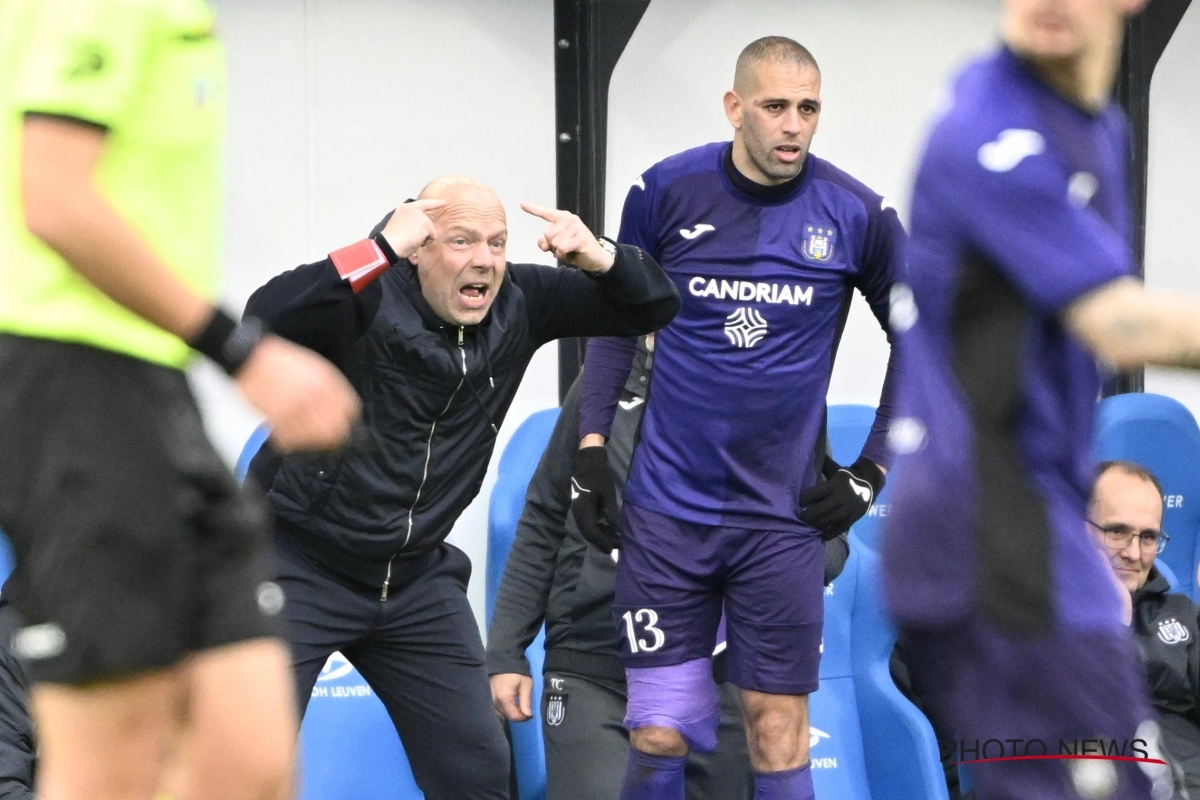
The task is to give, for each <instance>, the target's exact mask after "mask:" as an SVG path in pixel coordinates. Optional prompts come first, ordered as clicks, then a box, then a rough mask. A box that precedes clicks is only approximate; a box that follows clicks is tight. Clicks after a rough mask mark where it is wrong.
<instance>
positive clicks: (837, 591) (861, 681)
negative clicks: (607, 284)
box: [238, 394, 1200, 800]
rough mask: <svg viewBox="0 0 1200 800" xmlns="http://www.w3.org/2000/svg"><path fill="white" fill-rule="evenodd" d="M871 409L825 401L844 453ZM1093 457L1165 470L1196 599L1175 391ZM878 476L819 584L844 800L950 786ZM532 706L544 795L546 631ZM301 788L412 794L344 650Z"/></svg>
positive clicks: (1130, 409)
mask: <svg viewBox="0 0 1200 800" xmlns="http://www.w3.org/2000/svg"><path fill="white" fill-rule="evenodd" d="M557 415H558V410H557V409H548V410H545V411H541V412H538V413H536V414H534V415H532V416H530V417H529V418H528V419H527V420H525V422H524V423H523V424H522V425H521V426H520V427H519V428H518V429H517V431H516V432H515V433H514V435H513V437H512V439H511V440H510V442H509V444H508V446H507V447H506V448H505V451H504V453H503V454H502V456H501V462H500V469H499V474H500V477H499V479H498V481H497V483H496V487H495V489H494V490H493V492H492V496H491V505H490V509H489V511H490V513H489V524H488V564H487V571H486V574H487V617H488V620H489V621H490V618H491V614H492V609H493V607H494V602H495V596H496V590H497V588H498V586H499V582H500V576H501V574H502V572H503V568H504V561H505V559H506V558H507V555H508V550H509V547H510V546H511V544H512V539H513V536H514V533H515V531H516V523H517V519H518V518H519V517H520V514H521V509H522V505H523V503H524V498H525V488H526V486H527V484H528V482H529V478H530V476H531V475H532V473H533V470H534V468H535V467H536V466H537V462H538V459H539V458H540V457H541V453H542V450H543V449H544V448H545V445H546V442H547V441H548V439H549V437H550V432H551V429H552V428H553V427H554V422H555V420H556V419H557ZM873 417H874V409H872V408H870V407H868V406H832V407H831V408H830V409H829V439H830V444H831V447H832V448H833V454H834V457H835V458H836V459H838V460H839V461H840V462H842V463H849V462H850V461H853V460H854V458H855V457H856V456H857V454H858V451H859V449H860V447H861V446H862V443H863V441H864V439H865V438H866V435H867V431H868V430H869V428H870V425H871V421H872V419H873ZM1096 434H1097V436H1096V441H1097V444H1096V453H1097V456H1098V458H1100V459H1118V458H1119V459H1129V460H1132V461H1136V462H1138V463H1140V464H1143V465H1145V466H1146V467H1148V468H1149V469H1151V470H1152V471H1153V472H1154V473H1155V474H1156V475H1157V476H1158V477H1159V479H1160V480H1161V482H1162V484H1163V487H1164V489H1165V493H1166V496H1167V501H1166V511H1165V514H1164V522H1163V528H1164V530H1166V531H1167V533H1168V534H1169V535H1170V536H1171V543H1170V546H1169V547H1168V548H1167V549H1166V550H1165V551H1164V552H1163V554H1162V555H1161V556H1160V557H1159V563H1160V568H1161V569H1163V571H1164V573H1165V574H1166V575H1167V576H1168V579H1169V580H1171V583H1172V585H1173V586H1175V587H1178V590H1180V591H1183V592H1186V593H1187V594H1189V595H1191V596H1192V597H1193V599H1196V598H1197V586H1196V578H1195V575H1196V565H1197V563H1200V553H1197V547H1198V546H1200V537H1198V536H1197V534H1198V531H1200V491H1193V490H1194V489H1196V488H1198V487H1197V486H1196V484H1197V483H1198V482H1200V470H1198V469H1196V465H1200V428H1198V427H1197V425H1196V421H1195V419H1194V418H1193V417H1192V415H1191V414H1190V413H1189V412H1188V411H1187V409H1186V408H1184V407H1183V406H1182V405H1180V404H1179V403H1178V402H1176V401H1174V400H1172V399H1170V398H1167V397H1162V396H1160V395H1152V394H1132V395H1122V396H1119V397H1113V398H1109V399H1106V400H1105V401H1103V402H1102V403H1101V405H1100V413H1099V415H1098V418H1097V428H1096ZM264 438H265V432H263V431H256V432H255V435H254V436H252V437H251V439H250V441H249V442H247V446H246V450H245V451H244V452H243V454H242V457H241V459H239V462H238V467H239V471H240V473H241V474H244V473H245V468H246V466H247V465H248V463H249V459H250V457H251V456H252V455H253V454H254V452H255V451H257V449H258V447H259V446H260V445H261V443H262V441H263V439H264ZM887 513H888V501H887V490H886V489H885V490H884V491H883V493H882V494H881V496H880V497H879V499H878V501H877V502H876V504H875V506H874V507H873V508H872V510H871V512H870V513H869V514H868V516H866V517H864V518H863V519H862V520H861V521H860V522H859V523H858V524H857V525H856V526H855V527H854V530H853V531H852V534H851V555H850V559H849V561H848V562H847V564H846V569H845V571H844V572H843V574H842V575H841V576H840V577H839V578H838V579H837V580H836V581H835V582H834V583H833V585H831V586H830V587H829V588H828V589H827V590H826V598H825V600H826V605H825V638H824V643H823V654H822V661H821V690H820V691H818V692H817V693H815V694H814V695H813V696H812V700H811V703H812V705H811V720H812V732H811V737H810V744H811V754H812V755H811V757H812V764H813V779H814V784H815V788H816V790H817V796H818V797H837V798H842V799H844V800H872V799H874V800H880V798H888V799H889V800H891V799H893V798H894V799H895V800H909V799H910V798H911V799H912V800H917V799H918V798H920V800H939V798H945V797H946V788H945V784H944V782H943V779H942V771H941V767H940V764H939V762H938V752H937V745H936V742H935V740H934V735H933V730H932V728H930V726H929V723H928V721H927V720H926V719H925V717H924V716H923V715H922V714H921V713H920V712H919V711H918V710H917V709H916V708H915V707H914V706H913V705H912V704H911V703H909V702H908V700H906V699H905V698H904V697H903V696H902V695H901V694H900V692H899V690H898V689H896V687H895V685H894V684H893V683H892V680H891V677H890V674H889V672H888V656H889V653H890V652H891V649H892V645H893V643H894V641H895V631H894V630H893V628H892V626H891V625H890V623H889V622H888V621H887V619H886V618H885V617H884V615H883V613H882V609H881V607H880V599H879V593H878V586H877V581H876V580H875V579H874V575H875V572H876V569H877V566H878V561H879V551H878V544H879V535H880V529H881V527H882V525H881V520H882V518H883V517H885V516H886V515H887ZM528 655H529V659H530V662H531V664H532V667H533V671H534V675H535V685H534V692H535V695H534V696H535V702H534V709H535V717H534V719H532V720H530V721H529V722H525V723H520V724H517V725H513V726H512V739H513V750H514V753H515V757H516V772H517V783H518V788H519V793H520V798H521V800H540V799H542V798H544V797H545V777H544V776H545V759H544V756H543V751H542V737H541V720H540V708H539V703H538V702H537V700H538V699H539V698H540V696H541V690H542V687H541V664H542V655H543V644H542V638H541V637H540V636H539V637H538V640H537V641H535V642H534V643H533V645H531V646H530V648H529V652H528ZM301 748H302V795H301V796H302V800H318V798H319V799H320V800H362V798H372V800H410V799H415V798H420V797H421V796H422V795H421V792H420V790H418V789H417V786H416V783H415V781H414V780H413V777H412V772H411V770H410V769H409V768H408V764H407V761H406V760H405V758H404V753H403V750H402V749H401V747H400V743H399V740H398V739H397V737H396V734H395V732H394V729H393V727H392V724H391V721H390V720H389V719H388V717H387V714H386V712H385V711H384V709H383V706H382V704H381V703H379V701H378V700H377V699H376V698H375V697H374V695H373V693H372V692H371V689H370V687H369V686H367V684H366V682H365V681H364V680H363V679H362V678H361V677H360V676H359V675H358V673H357V672H356V671H355V670H354V669H353V668H352V667H351V666H350V665H349V664H348V663H347V662H346V661H345V659H343V658H341V656H340V655H335V656H334V657H333V658H332V659H330V662H329V664H327V665H326V667H325V670H324V671H323V672H322V674H321V677H320V679H319V680H318V682H317V685H316V688H315V689H314V694H313V698H312V702H311V703H310V705H309V708H308V714H307V715H306V717H305V720H304V727H303V730H302V732H301Z"/></svg>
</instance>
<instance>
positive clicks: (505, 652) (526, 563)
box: [487, 378, 579, 675]
mask: <svg viewBox="0 0 1200 800" xmlns="http://www.w3.org/2000/svg"><path fill="white" fill-rule="evenodd" d="M578 430H579V379H578V378H577V379H576V380H575V383H574V384H573V385H572V386H571V390H570V391H569V392H567V396H566V398H565V399H564V400H563V405H562V411H561V412H560V413H559V415H558V422H557V423H556V424H555V426H554V432H553V433H552V434H551V435H550V442H549V443H548V444H547V445H546V451H545V452H544V453H542V458H541V461H539V462H538V466H537V470H536V471H535V472H534V473H533V478H532V479H530V481H529V490H528V491H527V492H526V493H525V509H524V510H523V511H522V512H521V519H520V520H519V521H518V522H517V534H516V539H515V540H514V541H513V546H512V550H510V551H509V553H508V561H507V562H505V564H504V575H503V577H502V578H501V579H500V589H499V591H498V592H497V594H496V610H495V613H493V615H492V624H491V627H489V628H488V637H487V671H488V674H489V675H497V674H499V673H502V672H517V673H520V674H522V675H528V674H529V661H528V660H527V659H526V658H525V648H527V647H529V645H530V643H531V642H533V640H534V639H535V638H536V637H537V633H538V629H540V628H541V626H542V622H543V621H544V620H545V618H546V603H547V600H548V598H549V596H550V584H551V582H552V581H553V579H554V567H555V565H556V564H557V562H558V550H559V548H560V547H561V546H562V543H563V539H564V537H565V536H566V523H567V513H568V512H569V511H570V509H571V457H572V454H573V453H574V451H575V449H576V448H577V447H578V442H579V436H578V433H577V431H578Z"/></svg>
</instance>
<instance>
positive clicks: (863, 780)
mask: <svg viewBox="0 0 1200 800" xmlns="http://www.w3.org/2000/svg"><path fill="white" fill-rule="evenodd" d="M858 560H859V555H858V553H855V552H851V554H850V558H849V559H848V560H847V561H846V568H845V570H843V571H842V574H841V575H839V576H838V578H837V580H835V581H834V582H833V583H832V584H830V585H829V586H827V587H825V626H824V630H823V633H822V641H821V687H820V688H819V689H818V690H817V691H816V692H814V693H813V694H811V695H809V698H808V703H809V712H808V718H809V753H810V759H811V762H810V763H811V766H812V776H813V785H814V787H815V788H816V792H817V797H837V798H845V799H846V800H866V799H867V798H870V797H871V791H870V789H869V788H868V786H867V771H866V765H865V763H864V761H863V744H862V742H863V731H862V726H861V725H860V724H859V714H858V701H857V700H856V699H855V698H856V695H855V689H854V675H853V670H852V667H851V657H850V648H851V618H852V615H853V610H854V589H855V586H856V585H857V583H858Z"/></svg>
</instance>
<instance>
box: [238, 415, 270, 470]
mask: <svg viewBox="0 0 1200 800" xmlns="http://www.w3.org/2000/svg"><path fill="white" fill-rule="evenodd" d="M270 435H271V426H270V425H268V424H267V423H265V422H264V423H262V424H261V425H259V426H258V427H257V428H255V429H254V431H253V432H252V433H251V434H250V438H249V439H247V440H246V443H245V444H244V445H242V452H241V453H240V454H239V455H238V460H237V465H236V466H234V468H233V474H234V475H236V476H237V479H238V480H239V481H244V480H246V473H247V472H249V471H250V461H251V459H253V458H254V456H255V455H257V453H258V451H259V449H260V448H261V447H262V446H263V443H264V442H266V441H267V437H268V436H270Z"/></svg>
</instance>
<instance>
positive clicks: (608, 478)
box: [571, 445, 621, 553]
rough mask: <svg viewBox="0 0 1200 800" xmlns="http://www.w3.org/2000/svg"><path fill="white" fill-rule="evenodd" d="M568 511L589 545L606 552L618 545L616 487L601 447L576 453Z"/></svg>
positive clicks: (618, 522)
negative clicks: (569, 509) (571, 513)
mask: <svg viewBox="0 0 1200 800" xmlns="http://www.w3.org/2000/svg"><path fill="white" fill-rule="evenodd" d="M571 510H572V511H573V512H575V524H576V525H578V526H579V532H580V533H582V534H583V538H585V539H587V540H588V542H590V543H591V544H593V545H595V546H596V547H598V548H599V549H600V550H601V551H603V552H605V553H611V552H612V551H613V550H615V549H616V548H617V547H619V546H620V541H621V531H620V521H619V520H620V518H619V517H618V515H617V488H616V484H615V483H614V482H613V474H612V468H611V467H610V466H609V465H608V451H607V450H605V449H604V447H603V446H600V445H596V446H594V447H581V448H580V449H579V450H576V451H575V470H574V474H573V475H572V476H571Z"/></svg>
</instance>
